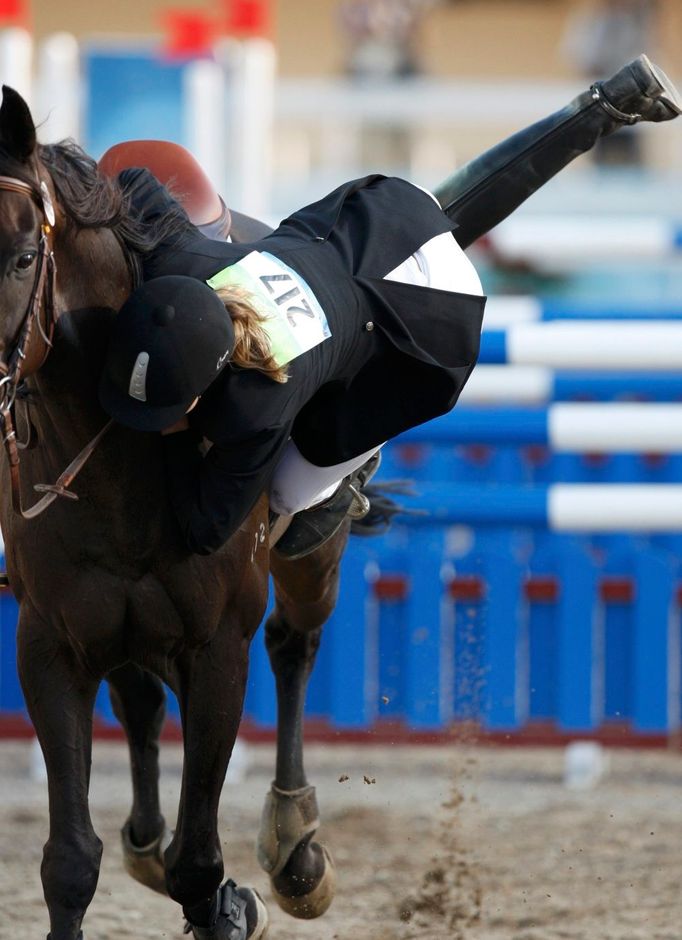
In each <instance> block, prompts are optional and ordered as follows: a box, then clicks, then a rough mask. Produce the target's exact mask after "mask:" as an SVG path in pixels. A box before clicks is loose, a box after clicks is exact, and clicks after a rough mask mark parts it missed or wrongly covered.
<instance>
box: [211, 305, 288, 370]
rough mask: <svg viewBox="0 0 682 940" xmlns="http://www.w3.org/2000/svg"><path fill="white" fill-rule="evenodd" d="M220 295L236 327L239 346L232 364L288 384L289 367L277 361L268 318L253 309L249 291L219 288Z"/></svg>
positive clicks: (232, 357) (236, 341)
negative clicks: (268, 327) (267, 323)
mask: <svg viewBox="0 0 682 940" xmlns="http://www.w3.org/2000/svg"><path fill="white" fill-rule="evenodd" d="M216 294H217V295H218V297H220V299H221V300H222V302H223V303H224V304H225V307H226V309H227V312H228V313H229V314H230V318H231V320H232V325H233V327H234V336H235V344H234V350H233V352H232V355H231V356H230V362H231V363H232V364H233V365H235V366H238V367H239V368H240V369H256V370H257V371H258V372H262V373H263V375H267V377H268V378H269V379H272V381H273V382H281V383H284V382H286V381H287V380H288V378H289V375H288V373H287V370H286V367H285V366H280V365H278V364H277V363H276V362H275V359H274V357H273V355H272V350H271V348H270V338H269V337H268V334H267V333H266V332H265V330H264V329H263V326H262V324H263V322H264V321H265V320H266V319H267V318H266V317H264V316H262V315H261V314H260V313H259V312H258V311H257V310H256V308H255V307H254V306H253V303H252V302H251V299H250V295H249V294H248V293H247V291H245V290H240V289H239V288H235V287H219V288H218V289H217V290H216Z"/></svg>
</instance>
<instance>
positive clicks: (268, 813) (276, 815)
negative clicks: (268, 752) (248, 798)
mask: <svg viewBox="0 0 682 940" xmlns="http://www.w3.org/2000/svg"><path fill="white" fill-rule="evenodd" d="M319 825H320V814H319V810H318V808H317V799H316V797H315V787H302V788H301V789H300V790H280V789H278V787H276V786H275V785H274V783H273V784H272V787H271V789H270V792H269V793H268V795H267V796H266V798H265V805H264V806H263V814H262V816H261V825H260V832H259V834H258V863H259V865H260V867H261V868H262V869H263V871H265V872H267V873H268V875H270V877H271V878H274V877H275V876H276V875H278V874H279V873H280V872H281V871H282V869H283V868H284V866H285V865H286V863H287V862H288V861H289V858H290V857H291V853H292V852H293V851H294V849H295V848H296V846H297V845H298V844H299V842H300V841H301V840H302V839H304V838H305V836H307V835H310V833H312V832H315V830H316V829H317V828H318V826H319Z"/></svg>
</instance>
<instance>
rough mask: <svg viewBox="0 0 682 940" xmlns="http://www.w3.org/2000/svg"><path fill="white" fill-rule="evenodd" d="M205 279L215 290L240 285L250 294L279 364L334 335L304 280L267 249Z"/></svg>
mask: <svg viewBox="0 0 682 940" xmlns="http://www.w3.org/2000/svg"><path fill="white" fill-rule="evenodd" d="M206 283H207V284H208V286H209V287H212V288H213V290H218V289H219V288H221V287H227V288H237V289H238V290H241V291H244V292H245V293H246V294H247V295H248V296H247V298H246V299H247V301H248V302H249V303H251V304H252V305H253V307H255V309H256V310H257V311H258V313H259V314H260V315H261V316H262V317H265V320H264V322H263V323H262V324H261V326H262V327H263V329H264V330H265V332H266V333H267V334H268V337H269V338H270V348H271V350H272V355H273V358H274V360H275V362H276V363H277V365H278V366H285V365H286V364H287V363H288V362H291V360H292V359H295V358H296V357H297V356H300V355H301V353H304V352H307V351H308V350H309V349H312V348H313V347H314V346H319V344H320V343H322V342H323V341H324V340H325V339H329V337H330V336H331V330H330V329H329V324H328V323H327V318H326V316H325V314H324V310H323V309H322V307H321V306H320V303H319V301H318V299H317V297H316V296H315V294H314V293H313V292H312V290H311V289H310V287H309V286H308V284H307V283H306V282H305V280H304V279H303V278H302V277H301V275H300V274H298V273H297V272H296V271H294V270H293V269H292V268H290V267H289V266H288V265H287V264H285V263H284V262H283V261H280V259H279V258H275V256H274V255H271V254H269V253H268V252H267V251H252V252H251V253H250V254H248V255H246V257H245V258H242V260H241V261H238V262H237V263H236V264H231V265H230V266H229V267H228V268H223V270H222V271H219V272H218V274H216V275H214V277H212V278H211V279H210V280H208V281H207V282H206Z"/></svg>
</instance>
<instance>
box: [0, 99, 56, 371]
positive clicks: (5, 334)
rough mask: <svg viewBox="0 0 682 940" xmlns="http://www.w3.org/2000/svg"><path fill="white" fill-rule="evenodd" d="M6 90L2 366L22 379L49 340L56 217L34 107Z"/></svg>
mask: <svg viewBox="0 0 682 940" xmlns="http://www.w3.org/2000/svg"><path fill="white" fill-rule="evenodd" d="M2 91H3V98H2V107H0V205H1V206H2V213H1V214H0V220H1V221H0V371H1V372H4V373H5V374H8V373H10V374H11V373H16V377H17V378H18V376H19V374H20V375H22V376H23V375H26V374H30V372H32V371H35V369H36V368H38V367H39V365H40V364H41V363H42V360H43V359H44V357H45V354H46V352H47V349H48V348H49V345H50V338H49V335H48V334H49V333H50V332H51V325H50V324H49V323H48V318H49V317H50V309H49V308H50V305H51V303H52V300H53V298H52V297H48V296H47V294H48V293H50V283H49V282H50V279H51V275H52V271H53V256H52V241H53V230H54V226H55V222H56V218H55V212H54V208H53V198H52V193H51V191H50V188H49V186H48V183H49V176H48V174H47V172H46V171H45V170H44V169H43V168H42V167H41V165H40V162H39V160H38V154H37V150H38V144H37V140H36V129H35V125H34V123H33V118H32V117H31V112H30V111H29V109H28V106H27V104H26V102H25V101H24V99H23V98H22V97H21V95H19V94H18V93H17V92H16V91H14V90H13V89H12V88H8V87H7V86H5V85H3V89H2ZM34 321H35V322H34ZM34 327H35V328H34Z"/></svg>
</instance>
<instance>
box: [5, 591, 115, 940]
mask: <svg viewBox="0 0 682 940" xmlns="http://www.w3.org/2000/svg"><path fill="white" fill-rule="evenodd" d="M17 640H18V642H17V651H18V666H19V675H20V678H21V684H22V688H23V691H24V696H25V698H26V703H27V706H28V710H29V714H30V716H31V720H32V721H33V724H34V727H35V730H36V734H37V735H38V740H39V741H40V746H41V747H42V750H43V755H44V757H45V764H46V767H47V776H48V783H49V808H50V833H49V837H48V840H47V842H46V843H45V847H44V849H43V863H42V867H41V878H42V882H43V892H44V895H45V901H46V903H47V907H48V911H49V915H50V931H51V932H50V935H49V938H48V940H82V936H83V935H82V933H81V924H82V921H83V917H84V915H85V912H86V910H87V908H88V906H89V904H90V901H91V900H92V898H93V895H94V893H95V889H96V887H97V879H98V876H99V865H100V859H101V855H102V843H101V841H100V840H99V839H98V837H97V835H96V833H95V831H94V829H93V827H92V822H91V819H90V812H89V808H88V786H89V782H90V761H91V756H92V712H93V707H94V702H95V695H96V694H97V688H98V686H99V681H98V680H97V679H95V678H93V677H92V676H91V675H89V674H88V673H86V672H85V670H83V669H82V668H81V667H80V666H79V664H78V663H77V661H76V659H75V657H74V656H73V654H72V652H71V650H70V649H69V648H68V647H66V646H64V645H61V644H60V643H59V641H58V640H56V639H55V635H54V628H53V627H52V626H51V625H49V624H46V623H45V622H44V621H43V620H42V619H41V618H40V617H39V616H38V614H37V613H35V612H34V611H32V610H28V609H27V608H26V607H25V606H22V610H21V614H20V617H19V631H18V636H17Z"/></svg>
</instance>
